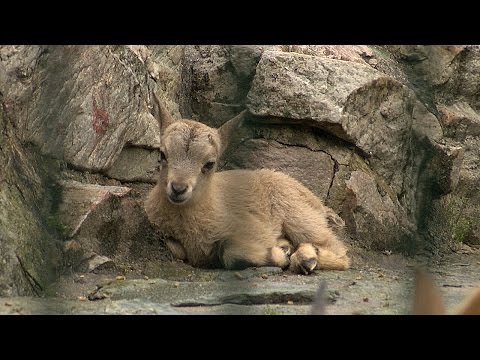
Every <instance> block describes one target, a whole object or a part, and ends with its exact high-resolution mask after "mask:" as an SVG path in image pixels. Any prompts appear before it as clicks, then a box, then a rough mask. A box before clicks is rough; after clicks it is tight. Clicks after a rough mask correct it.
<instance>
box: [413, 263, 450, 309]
mask: <svg viewBox="0 0 480 360" xmlns="http://www.w3.org/2000/svg"><path fill="white" fill-rule="evenodd" d="M413 313H414V314H415V315H441V314H445V313H446V310H445V305H444V304H443V300H442V296H441V294H440V290H438V288H437V287H436V286H435V285H434V283H433V280H432V278H431V276H430V275H429V274H427V273H426V272H425V271H423V270H421V269H417V270H416V272H415V302H414V304H413Z"/></svg>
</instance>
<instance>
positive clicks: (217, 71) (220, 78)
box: [183, 45, 263, 127]
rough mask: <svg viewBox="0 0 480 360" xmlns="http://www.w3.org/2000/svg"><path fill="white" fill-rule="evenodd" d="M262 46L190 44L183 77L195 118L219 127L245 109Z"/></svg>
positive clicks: (186, 53) (186, 54) (192, 114)
mask: <svg viewBox="0 0 480 360" xmlns="http://www.w3.org/2000/svg"><path fill="white" fill-rule="evenodd" d="M262 51H263V47H262V46H219V45H201V46H190V47H187V48H186V51H185V62H186V64H187V65H186V66H185V69H184V73H183V78H186V79H188V80H187V81H188V83H189V84H188V86H189V87H190V92H189V96H190V109H191V114H188V113H187V114H186V115H187V116H192V117H193V118H194V119H197V120H200V121H202V122H204V123H206V124H207V125H210V126H213V127H219V126H220V125H221V124H223V123H224V122H225V121H227V120H229V119H231V118H232V117H234V116H235V115H237V114H238V113H239V112H240V111H242V110H243V108H244V102H245V97H246V95H247V92H248V90H249V89H250V83H251V81H252V78H253V75H254V74H255V69H256V66H257V63H258V61H259V60H260V56H261V53H262Z"/></svg>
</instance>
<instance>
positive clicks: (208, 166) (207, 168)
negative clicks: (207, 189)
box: [202, 161, 215, 172]
mask: <svg viewBox="0 0 480 360" xmlns="http://www.w3.org/2000/svg"><path fill="white" fill-rule="evenodd" d="M214 166H215V161H207V162H206V163H205V165H203V169H202V170H204V172H205V171H210V170H212V169H213V167H214Z"/></svg>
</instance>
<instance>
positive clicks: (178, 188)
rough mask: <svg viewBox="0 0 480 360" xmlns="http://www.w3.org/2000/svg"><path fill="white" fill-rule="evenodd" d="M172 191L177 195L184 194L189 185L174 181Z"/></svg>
mask: <svg viewBox="0 0 480 360" xmlns="http://www.w3.org/2000/svg"><path fill="white" fill-rule="evenodd" d="M171 186H172V191H173V193H174V194H175V195H182V194H184V193H185V192H186V191H187V185H186V184H182V183H177V182H172V185H171Z"/></svg>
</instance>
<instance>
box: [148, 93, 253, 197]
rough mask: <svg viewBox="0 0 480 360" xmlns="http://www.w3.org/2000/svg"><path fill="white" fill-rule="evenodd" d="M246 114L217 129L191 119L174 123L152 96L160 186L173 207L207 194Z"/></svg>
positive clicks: (241, 114) (154, 96)
mask: <svg viewBox="0 0 480 360" xmlns="http://www.w3.org/2000/svg"><path fill="white" fill-rule="evenodd" d="M245 113H246V111H243V112H242V113H240V114H239V115H237V116H236V117H234V118H233V119H231V120H229V121H227V122H226V123H225V124H224V125H222V126H221V127H220V128H219V129H214V128H211V127H209V126H207V125H205V124H202V123H200V122H197V121H193V120H186V119H182V120H176V121H175V120H174V119H173V118H172V117H171V116H170V114H169V113H168V112H167V111H166V109H165V108H164V107H163V105H162V104H161V102H160V100H159V99H158V97H157V96H156V94H154V95H153V110H152V114H153V115H154V116H155V118H156V119H157V120H158V123H159V125H160V132H161V147H160V157H161V170H160V179H159V184H160V186H165V193H166V195H167V198H168V200H169V201H170V202H171V203H172V204H176V205H183V204H185V203H187V202H188V201H189V200H190V199H194V198H195V197H198V196H201V194H202V193H204V191H206V189H205V188H206V186H208V183H209V180H210V178H211V176H212V175H213V173H214V172H215V171H216V169H217V165H218V161H219V159H220V156H221V155H222V153H223V151H224V150H225V148H226V146H227V144H228V140H229V138H230V135H231V133H232V132H233V131H234V130H235V129H236V128H237V127H238V126H239V124H240V123H241V121H242V119H243V117H244V115H245Z"/></svg>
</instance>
